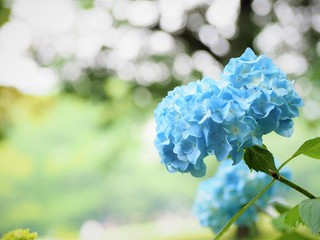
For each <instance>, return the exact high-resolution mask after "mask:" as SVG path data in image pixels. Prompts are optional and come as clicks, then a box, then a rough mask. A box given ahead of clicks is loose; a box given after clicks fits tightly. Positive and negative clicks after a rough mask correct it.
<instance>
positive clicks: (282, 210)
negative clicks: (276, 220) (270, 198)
mask: <svg viewBox="0 0 320 240" xmlns="http://www.w3.org/2000/svg"><path fill="white" fill-rule="evenodd" d="M272 205H273V207H274V208H275V209H276V210H277V212H278V213H280V214H283V213H285V212H288V211H289V210H290V208H291V207H290V206H288V205H285V204H282V203H279V202H273V203H272Z"/></svg>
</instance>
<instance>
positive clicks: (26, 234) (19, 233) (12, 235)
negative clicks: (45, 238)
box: [1, 229, 38, 240]
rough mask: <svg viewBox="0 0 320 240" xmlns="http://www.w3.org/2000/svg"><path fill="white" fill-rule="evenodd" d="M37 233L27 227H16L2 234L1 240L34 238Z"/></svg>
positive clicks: (27, 239) (29, 239)
mask: <svg viewBox="0 0 320 240" xmlns="http://www.w3.org/2000/svg"><path fill="white" fill-rule="evenodd" d="M37 236H38V234H37V233H36V232H32V233H31V232H30V230H29V229H16V230H13V231H10V232H8V233H6V234H4V235H3V236H2V238H1V240H35V239H36V238H37Z"/></svg>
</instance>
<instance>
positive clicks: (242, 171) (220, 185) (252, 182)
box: [193, 160, 290, 232]
mask: <svg viewBox="0 0 320 240" xmlns="http://www.w3.org/2000/svg"><path fill="white" fill-rule="evenodd" d="M281 174H282V175H285V176H287V177H288V176H289V175H290V173H289V171H288V170H285V171H284V172H282V173H281ZM270 181H271V177H270V176H268V175H267V174H264V173H263V172H254V171H252V172H250V171H249V169H248V166H247V165H246V164H245V163H244V161H242V162H240V163H239V164H237V165H235V166H232V165H231V161H229V160H227V161H223V162H222V163H221V164H220V165H219V168H218V170H217V172H216V174H215V176H214V177H212V178H209V179H207V180H205V181H202V182H201V183H200V184H199V186H198V191H197V195H196V199H195V203H194V206H193V212H194V214H195V215H196V217H197V218H198V220H199V221H200V224H201V225H202V226H205V227H210V228H211V229H212V230H213V231H214V232H219V231H220V230H221V229H222V228H223V226H224V225H225V224H226V223H227V222H228V221H229V220H230V219H231V218H232V217H233V215H234V214H236V213H237V212H238V211H239V210H240V209H241V208H242V207H243V206H244V205H246V204H247V203H248V202H249V201H251V200H252V199H253V198H254V197H255V196H256V195H257V194H258V193H259V192H260V191H261V190H262V189H263V188H264V187H265V186H266V185H267V184H268V183H269V182H270ZM283 186H284V187H286V186H285V185H281V183H275V184H273V185H272V186H271V187H270V188H269V189H268V190H267V191H266V192H265V193H264V194H263V195H262V196H261V197H260V198H259V199H258V200H257V201H256V202H255V205H252V206H251V207H250V208H249V209H248V210H247V211H246V212H244V213H243V214H242V215H241V216H240V217H239V218H238V219H237V221H236V224H237V225H238V226H246V227H250V226H252V225H253V224H254V223H255V222H256V220H257V214H258V212H259V210H261V209H265V208H266V206H267V205H268V203H269V202H270V200H272V199H273V198H274V197H275V196H276V195H277V194H278V193H279V191H281V190H283Z"/></svg>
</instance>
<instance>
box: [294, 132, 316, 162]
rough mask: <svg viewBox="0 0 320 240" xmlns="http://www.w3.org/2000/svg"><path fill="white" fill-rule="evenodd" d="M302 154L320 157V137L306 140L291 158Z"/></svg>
mask: <svg viewBox="0 0 320 240" xmlns="http://www.w3.org/2000/svg"><path fill="white" fill-rule="evenodd" d="M300 154H304V155H306V156H308V157H311V158H316V159H320V137H316V138H313V139H310V140H307V141H305V142H304V143H303V144H302V145H301V147H300V148H299V149H298V150H297V151H296V152H295V153H294V154H293V155H292V157H291V158H290V159H292V158H295V157H297V156H299V155H300Z"/></svg>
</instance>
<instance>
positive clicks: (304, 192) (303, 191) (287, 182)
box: [277, 175, 316, 199]
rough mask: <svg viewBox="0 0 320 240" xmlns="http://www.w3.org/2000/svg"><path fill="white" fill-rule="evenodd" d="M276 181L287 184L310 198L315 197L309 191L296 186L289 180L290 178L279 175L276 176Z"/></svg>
mask: <svg viewBox="0 0 320 240" xmlns="http://www.w3.org/2000/svg"><path fill="white" fill-rule="evenodd" d="M277 180H278V181H280V182H282V183H284V184H286V185H287V186H289V187H291V188H293V189H294V190H296V191H298V192H300V193H302V194H303V195H305V196H307V197H308V198H310V199H314V198H316V197H315V196H314V195H313V194H311V193H310V192H308V191H307V190H305V189H304V188H302V187H300V186H298V185H297V184H295V183H294V182H291V181H290V180H288V179H286V178H285V177H282V176H281V175H280V176H278V178H277Z"/></svg>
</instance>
